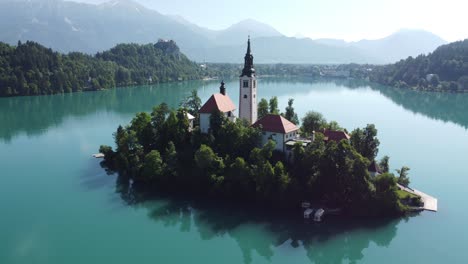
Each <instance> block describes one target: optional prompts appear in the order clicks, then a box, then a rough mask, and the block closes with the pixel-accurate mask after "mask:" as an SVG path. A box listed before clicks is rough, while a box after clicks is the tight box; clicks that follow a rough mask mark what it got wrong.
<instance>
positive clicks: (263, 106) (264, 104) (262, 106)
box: [257, 98, 269, 119]
mask: <svg viewBox="0 0 468 264" xmlns="http://www.w3.org/2000/svg"><path fill="white" fill-rule="evenodd" d="M257 113H258V119H261V118H262V117H264V116H266V115H268V114H269V109H268V101H267V100H266V99H265V98H262V100H260V102H259V103H258V111H257Z"/></svg>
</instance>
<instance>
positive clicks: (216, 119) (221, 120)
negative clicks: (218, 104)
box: [210, 109, 227, 137]
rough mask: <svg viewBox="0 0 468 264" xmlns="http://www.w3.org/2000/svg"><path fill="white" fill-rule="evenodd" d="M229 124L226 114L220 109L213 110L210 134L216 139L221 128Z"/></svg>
mask: <svg viewBox="0 0 468 264" xmlns="http://www.w3.org/2000/svg"><path fill="white" fill-rule="evenodd" d="M226 122H227V119H226V117H225V116H224V114H223V113H222V112H221V111H219V110H218V109H215V110H213V112H212V113H211V115H210V132H211V133H212V134H213V135H214V136H215V137H216V136H217V135H218V133H219V131H220V130H221V127H222V126H223V125H224V124H225V123H226Z"/></svg>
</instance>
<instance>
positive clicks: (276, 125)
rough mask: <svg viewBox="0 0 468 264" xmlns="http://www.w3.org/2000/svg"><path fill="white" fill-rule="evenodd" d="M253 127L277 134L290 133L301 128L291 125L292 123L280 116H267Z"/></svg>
mask: <svg viewBox="0 0 468 264" xmlns="http://www.w3.org/2000/svg"><path fill="white" fill-rule="evenodd" d="M252 126H254V127H259V126H262V130H263V131H268V132H276V133H282V134H285V133H289V132H292V131H295V130H298V129H299V128H298V127H297V126H296V125H294V124H293V123H291V121H289V120H287V119H286V118H284V117H282V116H280V115H271V114H270V115H266V116H264V117H263V118H262V119H260V120H257V122H255V124H253V125H252Z"/></svg>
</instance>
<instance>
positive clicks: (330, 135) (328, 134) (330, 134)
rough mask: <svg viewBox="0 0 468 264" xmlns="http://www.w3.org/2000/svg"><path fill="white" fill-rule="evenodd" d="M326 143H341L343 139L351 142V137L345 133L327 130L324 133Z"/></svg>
mask: <svg viewBox="0 0 468 264" xmlns="http://www.w3.org/2000/svg"><path fill="white" fill-rule="evenodd" d="M323 135H324V136H325V140H326V141H330V140H333V141H336V142H340V141H341V140H343V139H346V140H349V139H350V138H351V137H350V136H349V135H348V134H347V133H346V132H344V131H334V130H325V131H323Z"/></svg>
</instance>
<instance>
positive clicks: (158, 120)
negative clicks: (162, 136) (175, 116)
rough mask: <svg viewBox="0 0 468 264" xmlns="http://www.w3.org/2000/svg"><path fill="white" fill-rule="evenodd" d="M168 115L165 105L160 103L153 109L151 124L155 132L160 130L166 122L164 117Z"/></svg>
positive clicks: (167, 108)
mask: <svg viewBox="0 0 468 264" xmlns="http://www.w3.org/2000/svg"><path fill="white" fill-rule="evenodd" d="M168 114H169V107H168V106H167V104H166V103H162V104H160V105H158V106H156V107H154V108H153V112H151V123H152V125H153V127H154V128H155V129H156V131H158V130H160V129H161V127H162V125H163V124H164V122H165V121H166V116H167V115H168Z"/></svg>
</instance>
